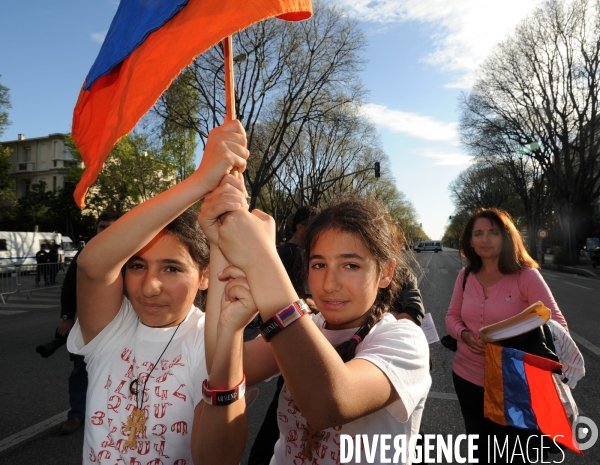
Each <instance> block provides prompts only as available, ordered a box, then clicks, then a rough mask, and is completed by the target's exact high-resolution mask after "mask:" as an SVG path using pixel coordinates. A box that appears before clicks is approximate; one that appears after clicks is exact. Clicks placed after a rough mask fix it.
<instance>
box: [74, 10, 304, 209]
mask: <svg viewBox="0 0 600 465" xmlns="http://www.w3.org/2000/svg"><path fill="white" fill-rule="evenodd" d="M311 16H312V5H311V0H247V1H242V2H240V1H238V0H219V1H216V0H160V1H156V0H153V1H139V0H121V2H120V3H119V7H118V9H117V13H116V14H115V17H114V18H113V21H112V23H111V25H110V28H109V30H108V33H107V34H106V38H105V40H104V43H103V45H102V48H101V49H100V53H99V54H98V57H97V58H96V61H95V62H94V64H93V66H92V68H91V69H90V72H89V74H88V76H87V78H86V79H85V82H84V83H83V87H82V89H81V91H80V93H79V98H78V100H77V104H76V106H75V110H74V112H73V128H72V131H73V139H74V141H75V144H76V145H77V148H78V149H79V152H80V153H81V156H82V157H83V161H84V163H85V167H86V170H85V172H84V173H83V175H82V177H81V180H80V181H79V184H78V185H77V188H76V190H75V194H74V198H75V202H76V203H77V205H79V207H80V208H83V207H84V206H85V203H84V199H85V195H86V193H87V191H88V189H89V188H90V186H91V185H92V184H93V183H94V182H95V181H96V178H97V177H98V174H99V173H100V170H101V169H102V165H103V164H104V161H105V160H106V157H107V156H108V154H109V153H110V151H111V150H112V148H113V147H114V145H115V144H116V143H117V142H118V140H119V139H120V138H121V137H123V136H124V135H126V134H127V133H129V132H130V131H131V130H132V129H133V128H134V127H135V125H136V124H137V122H138V121H139V120H140V119H141V118H142V116H143V115H144V114H145V113H146V112H147V111H148V110H149V109H150V108H151V107H152V105H154V103H156V101H157V100H158V98H159V97H160V95H161V94H162V93H163V92H164V91H165V90H166V89H167V88H168V87H169V85H170V84H171V82H172V81H173V79H175V78H176V77H177V76H178V75H179V74H180V73H181V71H182V70H183V69H184V68H185V67H186V66H187V65H189V64H190V63H191V62H192V60H193V59H194V58H195V57H196V56H198V55H200V54H201V53H203V52H205V51H206V50H208V49H209V48H210V47H212V46H213V45H215V44H217V43H219V42H220V41H224V48H225V76H226V79H225V82H226V98H227V100H226V107H227V119H233V118H235V108H234V103H233V102H234V99H233V64H232V54H231V37H230V36H231V35H232V34H233V33H235V32H238V31H241V30H243V29H245V28H247V27H249V26H251V25H252V24H254V23H257V22H260V21H263V20H265V19H269V18H274V17H276V18H279V19H283V20H285V21H301V20H304V19H308V18H310V17H311Z"/></svg>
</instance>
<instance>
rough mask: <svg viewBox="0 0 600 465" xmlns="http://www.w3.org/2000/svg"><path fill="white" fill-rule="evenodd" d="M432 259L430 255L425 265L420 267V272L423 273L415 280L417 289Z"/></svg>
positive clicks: (427, 271)
mask: <svg viewBox="0 0 600 465" xmlns="http://www.w3.org/2000/svg"><path fill="white" fill-rule="evenodd" d="M432 258H433V255H430V256H429V260H427V265H425V266H422V267H421V270H422V271H423V273H422V274H421V276H419V279H418V280H417V287H419V286H420V285H421V281H423V278H424V277H425V273H429V263H430V262H431V259H432Z"/></svg>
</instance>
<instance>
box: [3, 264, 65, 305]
mask: <svg viewBox="0 0 600 465" xmlns="http://www.w3.org/2000/svg"><path fill="white" fill-rule="evenodd" d="M66 271H67V265H66V264H64V263H62V262H61V263H38V264H37V265H17V266H2V267H0V300H2V303H3V304H6V302H7V300H8V297H9V296H10V295H12V294H17V293H19V292H25V293H27V299H28V300H31V295H32V294H33V293H34V292H36V291H40V290H46V289H53V288H60V287H62V283H63V281H64V279H65V273H66Z"/></svg>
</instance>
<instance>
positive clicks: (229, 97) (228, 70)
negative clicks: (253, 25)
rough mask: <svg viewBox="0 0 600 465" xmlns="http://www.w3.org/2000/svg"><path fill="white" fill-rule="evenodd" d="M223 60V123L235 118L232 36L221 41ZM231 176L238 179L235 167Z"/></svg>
mask: <svg viewBox="0 0 600 465" xmlns="http://www.w3.org/2000/svg"><path fill="white" fill-rule="evenodd" d="M223 58H224V60H225V121H232V120H234V119H236V118H237V115H236V114H235V85H234V80H233V41H232V36H229V37H226V38H225V39H224V40H223ZM231 174H232V175H234V176H235V177H236V178H239V172H238V170H237V167H234V168H233V170H231Z"/></svg>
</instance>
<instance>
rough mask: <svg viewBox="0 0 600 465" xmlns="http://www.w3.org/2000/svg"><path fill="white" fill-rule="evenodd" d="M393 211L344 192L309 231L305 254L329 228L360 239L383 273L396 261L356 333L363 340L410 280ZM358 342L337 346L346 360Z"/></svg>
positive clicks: (374, 201) (352, 356) (323, 212)
mask: <svg viewBox="0 0 600 465" xmlns="http://www.w3.org/2000/svg"><path fill="white" fill-rule="evenodd" d="M389 218H390V213H389V212H388V210H387V209H386V208H385V207H384V206H383V205H382V204H381V203H380V202H379V201H377V200H375V199H373V198H362V197H358V196H357V195H345V196H343V197H341V198H340V199H338V200H336V201H335V202H334V203H333V204H331V205H330V206H329V207H327V208H326V209H325V210H323V211H322V212H321V213H320V214H319V215H318V216H317V217H316V218H315V219H314V220H313V221H312V223H311V224H310V225H309V226H308V228H307V231H306V257H307V258H309V257H310V256H311V250H312V249H313V247H314V245H315V244H316V242H317V241H318V240H319V237H320V236H321V235H322V234H323V233H324V232H326V231H331V230H334V231H340V232H344V233H350V234H353V235H354V236H356V237H357V238H359V239H360V240H361V241H362V242H363V244H364V245H365V247H366V248H367V249H368V250H369V252H371V254H372V255H373V257H374V258H375V261H376V263H377V269H378V271H379V272H381V271H382V270H383V269H384V268H385V267H386V266H387V264H388V262H389V260H390V259H392V258H393V259H395V260H396V268H395V270H394V276H393V277H392V280H391V282H390V284H389V286H387V287H386V288H380V289H379V290H378V291H377V297H376V298H375V302H374V303H373V305H372V307H371V308H370V309H369V310H368V317H367V321H366V322H365V323H364V324H363V325H362V326H361V327H360V328H359V329H358V331H357V332H356V335H358V336H359V337H360V338H361V340H362V339H364V337H365V336H366V335H367V334H369V331H371V328H372V327H373V326H374V325H375V324H376V323H377V322H378V321H379V320H381V318H382V317H383V315H384V313H385V312H387V311H388V310H389V309H390V307H391V305H392V303H393V302H394V300H395V298H396V296H397V294H398V292H399V291H400V289H401V288H402V286H403V285H404V283H405V282H406V281H407V280H408V274H409V267H408V264H407V261H406V258H405V257H404V254H403V253H402V246H403V245H404V244H405V242H406V241H405V238H404V234H403V233H402V232H401V231H400V229H399V228H398V227H397V226H396V225H395V224H394V223H392V222H391V221H390V220H389ZM357 345H358V342H357V341H356V340H355V339H350V340H348V341H346V342H343V343H342V344H340V345H338V346H337V347H336V350H337V352H338V353H339V354H340V356H341V357H342V360H344V362H347V361H348V360H351V359H352V358H354V355H355V351H356V346H357Z"/></svg>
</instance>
